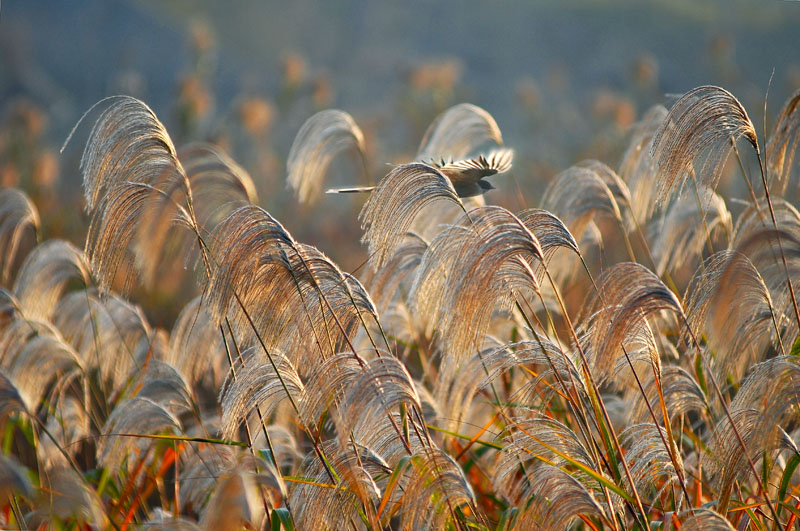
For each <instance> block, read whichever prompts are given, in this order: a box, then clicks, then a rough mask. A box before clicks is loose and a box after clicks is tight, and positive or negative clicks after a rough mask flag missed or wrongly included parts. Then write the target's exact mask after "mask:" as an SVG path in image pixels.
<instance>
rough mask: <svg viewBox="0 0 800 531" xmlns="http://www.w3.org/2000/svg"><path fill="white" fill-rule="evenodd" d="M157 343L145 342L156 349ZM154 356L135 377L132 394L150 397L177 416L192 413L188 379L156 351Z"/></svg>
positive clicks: (148, 346) (193, 408)
mask: <svg viewBox="0 0 800 531" xmlns="http://www.w3.org/2000/svg"><path fill="white" fill-rule="evenodd" d="M155 343H157V341H156V340H152V339H151V340H150V341H148V342H147V343H145V344H146V345H147V348H149V349H151V350H155V348H154V344H155ZM152 356H153V359H150V360H148V361H147V365H146V368H145V370H144V371H142V372H141V373H140V374H139V375H138V377H137V378H134V379H133V384H132V386H131V387H132V389H133V392H132V393H131V394H132V395H135V396H137V397H139V398H149V399H150V400H152V401H153V402H155V403H157V404H159V405H160V406H163V407H164V409H166V410H167V411H169V412H171V413H172V414H174V415H176V416H178V415H181V414H184V413H192V412H193V411H194V410H195V407H194V402H193V400H192V393H191V391H190V390H189V386H188V384H187V383H186V380H184V379H183V376H181V374H180V373H179V372H178V370H177V369H176V368H175V367H173V366H172V365H170V364H169V363H166V362H164V361H161V360H160V359H158V355H157V354H156V353H153V354H152Z"/></svg>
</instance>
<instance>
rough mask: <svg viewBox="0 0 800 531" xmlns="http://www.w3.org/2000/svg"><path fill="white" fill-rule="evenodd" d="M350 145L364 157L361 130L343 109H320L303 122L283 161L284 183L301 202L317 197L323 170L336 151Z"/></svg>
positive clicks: (320, 188)
mask: <svg viewBox="0 0 800 531" xmlns="http://www.w3.org/2000/svg"><path fill="white" fill-rule="evenodd" d="M349 149H354V150H356V151H357V152H358V154H359V156H360V157H361V159H362V161H363V159H364V156H365V155H364V150H365V143H364V133H362V132H361V128H360V127H358V124H356V122H355V120H353V118H352V117H351V116H350V115H349V114H347V113H346V112H344V111H340V110H336V109H328V110H325V111H320V112H318V113H317V114H315V115H314V116H312V117H311V118H309V119H308V120H306V122H305V123H304V124H303V126H302V127H301V128H300V131H298V132H297V136H296V137H295V139H294V142H293V143H292V148H291V149H290V150H289V158H288V160H287V161H286V171H287V172H288V174H289V175H288V178H287V181H288V184H289V186H290V187H291V188H292V189H293V190H294V192H295V194H296V195H297V197H298V199H299V200H300V202H301V203H313V202H314V201H316V200H317V198H318V197H319V194H320V191H321V190H322V183H323V179H324V177H325V173H326V172H327V170H328V166H329V165H330V163H331V161H332V160H333V159H334V157H336V155H338V154H339V153H341V152H343V151H345V150H349Z"/></svg>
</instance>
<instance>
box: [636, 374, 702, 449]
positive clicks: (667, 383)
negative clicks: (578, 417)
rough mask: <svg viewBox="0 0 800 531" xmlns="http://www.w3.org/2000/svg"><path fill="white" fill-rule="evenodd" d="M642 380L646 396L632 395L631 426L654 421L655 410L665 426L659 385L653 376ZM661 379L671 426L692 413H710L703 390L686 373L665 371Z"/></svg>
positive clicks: (644, 376)
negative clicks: (677, 419) (652, 414)
mask: <svg viewBox="0 0 800 531" xmlns="http://www.w3.org/2000/svg"><path fill="white" fill-rule="evenodd" d="M642 376H643V377H642V381H643V382H642V385H643V387H644V394H642V393H640V392H636V393H635V394H633V395H632V399H631V401H630V402H629V403H628V404H626V410H627V413H628V419H629V422H631V423H633V424H638V423H641V422H647V421H652V416H651V415H650V410H651V409H652V411H653V413H654V414H655V417H656V420H657V421H658V423H659V424H662V423H663V422H664V418H663V417H664V414H663V411H662V410H661V407H660V403H661V402H660V399H659V390H658V387H657V385H658V383H657V382H656V379H655V377H654V376H653V374H652V373H651V372H648V373H646V374H644V375H642ZM659 379H660V382H661V394H662V395H663V397H664V405H665V406H666V410H667V415H668V416H669V419H668V420H669V421H670V422H671V421H672V420H673V419H675V418H677V417H680V416H681V415H685V414H687V413H689V412H690V411H695V412H698V413H701V414H702V413H705V412H708V411H709V410H710V406H709V404H708V401H707V399H706V396H705V394H704V393H703V389H702V388H701V387H700V385H699V384H698V383H697V381H696V380H695V379H694V377H692V375H691V374H689V372H687V371H686V369H684V368H682V367H676V366H666V367H662V368H661V374H660V378H659ZM645 400H648V401H649V403H650V408H648V407H647V404H646V403H645ZM662 446H663V445H662ZM676 455H677V454H676Z"/></svg>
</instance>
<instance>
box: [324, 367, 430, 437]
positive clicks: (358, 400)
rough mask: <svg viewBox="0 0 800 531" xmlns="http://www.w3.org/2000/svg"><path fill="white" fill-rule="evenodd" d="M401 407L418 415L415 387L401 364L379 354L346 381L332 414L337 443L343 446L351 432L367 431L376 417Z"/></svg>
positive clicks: (420, 410) (418, 405) (418, 400)
mask: <svg viewBox="0 0 800 531" xmlns="http://www.w3.org/2000/svg"><path fill="white" fill-rule="evenodd" d="M401 406H406V407H407V408H408V409H409V410H411V411H416V412H417V414H418V415H421V414H422V404H421V403H420V399H419V395H417V390H416V387H415V386H414V382H413V381H412V379H411V376H410V375H409V374H408V371H407V370H406V368H405V366H404V365H403V363H402V362H401V361H400V360H398V359H397V358H395V357H394V356H391V355H386V354H384V355H382V356H380V357H376V358H374V359H372V360H370V361H368V362H367V363H366V365H365V366H364V367H363V368H362V369H361V371H359V373H358V374H357V375H356V376H355V378H354V379H353V380H352V381H351V382H350V384H349V385H348V387H347V388H346V391H345V393H344V396H343V398H342V401H341V403H340V404H339V407H338V413H337V416H336V417H335V423H336V428H337V433H338V435H339V444H340V445H341V446H342V447H344V446H345V445H346V444H347V440H348V438H349V437H350V436H351V435H353V436H355V437H356V438H357V439H358V440H360V439H361V437H360V434H361V433H365V434H368V433H369V432H370V431H371V430H372V429H373V427H374V426H375V424H376V423H377V422H379V421H378V420H377V419H379V418H380V417H384V416H386V415H391V414H392V412H393V411H394V410H395V408H397V409H398V410H399V408H400V407H401Z"/></svg>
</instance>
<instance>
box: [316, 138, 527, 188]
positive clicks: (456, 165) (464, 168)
mask: <svg viewBox="0 0 800 531" xmlns="http://www.w3.org/2000/svg"><path fill="white" fill-rule="evenodd" d="M513 158H514V151H513V150H511V149H506V148H503V149H497V150H495V151H492V152H491V153H488V154H487V155H478V156H477V157H474V158H468V159H459V160H455V161H454V160H444V159H440V160H438V161H436V160H432V161H426V162H424V163H425V164H428V165H429V166H431V167H433V168H435V169H436V170H438V171H439V172H441V173H442V175H444V176H445V177H447V178H448V179H449V180H450V182H451V183H452V184H453V189H455V191H456V194H457V195H458V197H461V198H467V197H475V196H479V195H483V194H485V193H486V192H488V191H489V190H494V189H495V188H494V186H492V183H490V182H489V181H487V180H486V179H485V177H490V176H492V175H495V174H498V173H504V172H507V171H508V170H509V169H511V162H512V160H513ZM374 189H375V187H374V186H356V187H349V188H331V189H329V190H326V191H325V193H326V194H355V193H364V192H371V191H372V190H374Z"/></svg>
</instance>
